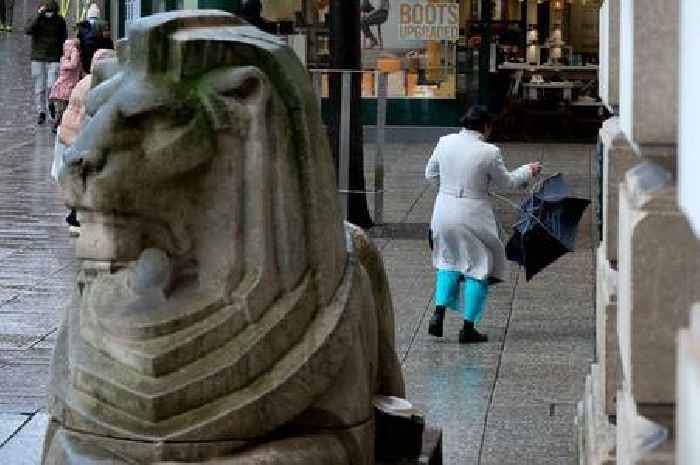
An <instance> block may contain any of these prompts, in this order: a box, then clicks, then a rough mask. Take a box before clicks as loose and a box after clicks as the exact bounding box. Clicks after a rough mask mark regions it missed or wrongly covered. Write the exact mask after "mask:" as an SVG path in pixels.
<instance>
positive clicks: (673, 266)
mask: <svg viewBox="0 0 700 465" xmlns="http://www.w3.org/2000/svg"><path fill="white" fill-rule="evenodd" d="M676 195H677V189H676V186H675V184H674V182H673V178H672V176H671V174H670V173H669V172H668V171H665V170H663V169H662V168H661V167H659V166H658V165H653V164H651V163H644V164H641V165H639V166H637V167H635V168H633V169H632V170H630V171H628V172H627V174H626V176H625V182H624V183H623V184H622V186H621V190H620V207H619V230H618V244H619V245H618V247H619V248H618V270H619V271H618V294H617V295H618V321H617V326H618V346H619V350H620V366H619V367H618V370H620V371H619V375H620V378H621V379H622V385H621V389H620V391H618V395H617V419H618V422H617V425H618V426H617V428H618V431H617V448H618V457H617V458H618V463H619V464H620V465H628V464H632V463H655V464H656V463H660V464H666V463H668V464H672V463H673V443H672V441H666V442H665V443H664V444H663V445H662V446H661V448H660V449H658V450H655V451H653V452H649V453H648V455H647V456H646V459H645V461H642V462H634V460H636V458H637V457H639V454H640V452H639V450H638V449H637V440H636V439H635V438H636V437H638V436H639V435H638V434H637V432H636V431H637V430H636V428H637V425H639V420H638V417H637V414H638V413H639V414H640V415H643V416H644V417H646V418H648V419H649V420H652V421H654V422H656V423H659V424H661V425H663V426H664V427H666V428H667V429H668V430H669V431H673V426H674V404H675V358H676V357H675V347H674V344H675V335H676V332H677V331H678V329H679V328H681V327H684V326H685V325H687V320H688V317H687V315H688V312H687V309H688V308H689V307H690V305H691V304H692V303H693V302H695V301H697V300H700V288H698V286H697V283H696V281H697V277H698V275H699V274H700V243H698V241H696V240H695V237H694V236H693V234H692V232H691V230H690V228H689V225H688V222H687V219H686V218H685V216H684V215H683V214H682V213H681V212H680V210H679V209H678V205H677V202H676ZM671 437H672V433H671Z"/></svg>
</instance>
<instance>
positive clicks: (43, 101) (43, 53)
mask: <svg viewBox="0 0 700 465" xmlns="http://www.w3.org/2000/svg"><path fill="white" fill-rule="evenodd" d="M5 1H7V0H5ZM25 32H26V33H27V34H28V35H30V36H32V55H31V57H32V80H33V81H34V105H35V108H36V111H37V113H38V115H39V116H38V120H37V123H38V124H44V122H45V121H46V111H47V108H49V107H48V96H49V91H50V90H51V88H52V87H53V85H54V82H56V78H57V77H58V70H59V62H60V60H61V55H62V52H63V42H65V40H66V37H67V33H66V22H65V20H64V19H63V18H62V17H61V15H60V14H59V12H58V4H57V3H56V1H55V0H48V1H47V2H46V3H43V4H42V5H41V6H40V7H39V10H38V11H37V14H36V15H35V16H34V17H33V18H31V19H30V20H29V22H28V24H27V27H26V29H25ZM51 116H52V117H54V115H51Z"/></svg>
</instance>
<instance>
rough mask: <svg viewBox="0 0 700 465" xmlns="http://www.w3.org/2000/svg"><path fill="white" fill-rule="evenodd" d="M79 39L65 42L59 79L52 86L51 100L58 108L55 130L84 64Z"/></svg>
mask: <svg viewBox="0 0 700 465" xmlns="http://www.w3.org/2000/svg"><path fill="white" fill-rule="evenodd" d="M78 44H79V42H78V39H68V40H66V41H65V43H64V44H63V56H62V57H61V62H60V69H59V72H58V79H57V80H56V83H55V84H54V85H53V87H52V88H51V94H50V96H49V100H50V101H51V102H52V103H53V104H54V108H55V109H56V118H55V120H54V126H53V131H54V132H56V131H57V130H58V125H59V124H61V119H62V117H63V112H64V111H65V109H66V107H67V106H68V100H69V99H70V94H71V92H72V91H73V88H74V87H75V85H76V84H77V83H78V81H79V80H80V75H81V74H82V66H81V64H80V50H79V46H78Z"/></svg>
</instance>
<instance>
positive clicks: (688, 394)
mask: <svg viewBox="0 0 700 465" xmlns="http://www.w3.org/2000/svg"><path fill="white" fill-rule="evenodd" d="M690 320H691V322H690V328H689V329H682V330H681V331H680V333H679V334H678V362H677V363H678V387H677V394H678V398H677V399H676V400H677V402H678V404H677V405H678V408H677V410H676V411H677V415H676V424H677V428H678V430H677V434H676V437H677V440H676V457H677V459H678V460H677V462H676V463H677V464H678V465H695V464H698V463H700V428H698V424H699V422H700V303H696V304H695V306H694V308H693V310H692V312H691V317H690Z"/></svg>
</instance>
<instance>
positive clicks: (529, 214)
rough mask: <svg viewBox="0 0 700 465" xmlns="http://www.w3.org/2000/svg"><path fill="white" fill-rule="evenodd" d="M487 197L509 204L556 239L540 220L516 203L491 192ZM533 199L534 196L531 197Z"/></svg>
mask: <svg viewBox="0 0 700 465" xmlns="http://www.w3.org/2000/svg"><path fill="white" fill-rule="evenodd" d="M489 195H490V196H492V197H494V198H496V199H498V200H500V201H502V202H506V203H507V204H509V205H510V206H511V207H513V208H515V209H516V210H518V211H519V212H521V213H525V214H526V215H527V216H529V217H531V218H533V219H534V220H535V221H537V222H538V223H539V224H540V226H542V227H543V228H544V230H545V231H546V232H547V234H549V235H550V236H552V237H556V236H555V234H554V233H553V232H552V231H550V230H549V228H548V227H547V226H546V225H545V224H544V223H543V222H542V220H540V219H539V218H538V217H536V216H535V215H533V214H532V213H530V212H529V211H526V210H525V209H524V208H522V207H521V206H520V205H518V204H517V203H515V202H513V201H512V200H510V199H508V198H506V197H503V196H502V195H498V194H495V193H493V192H489ZM533 197H534V195H533ZM520 223H521V221H519V222H517V223H515V224H516V225H517V224H520Z"/></svg>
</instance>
